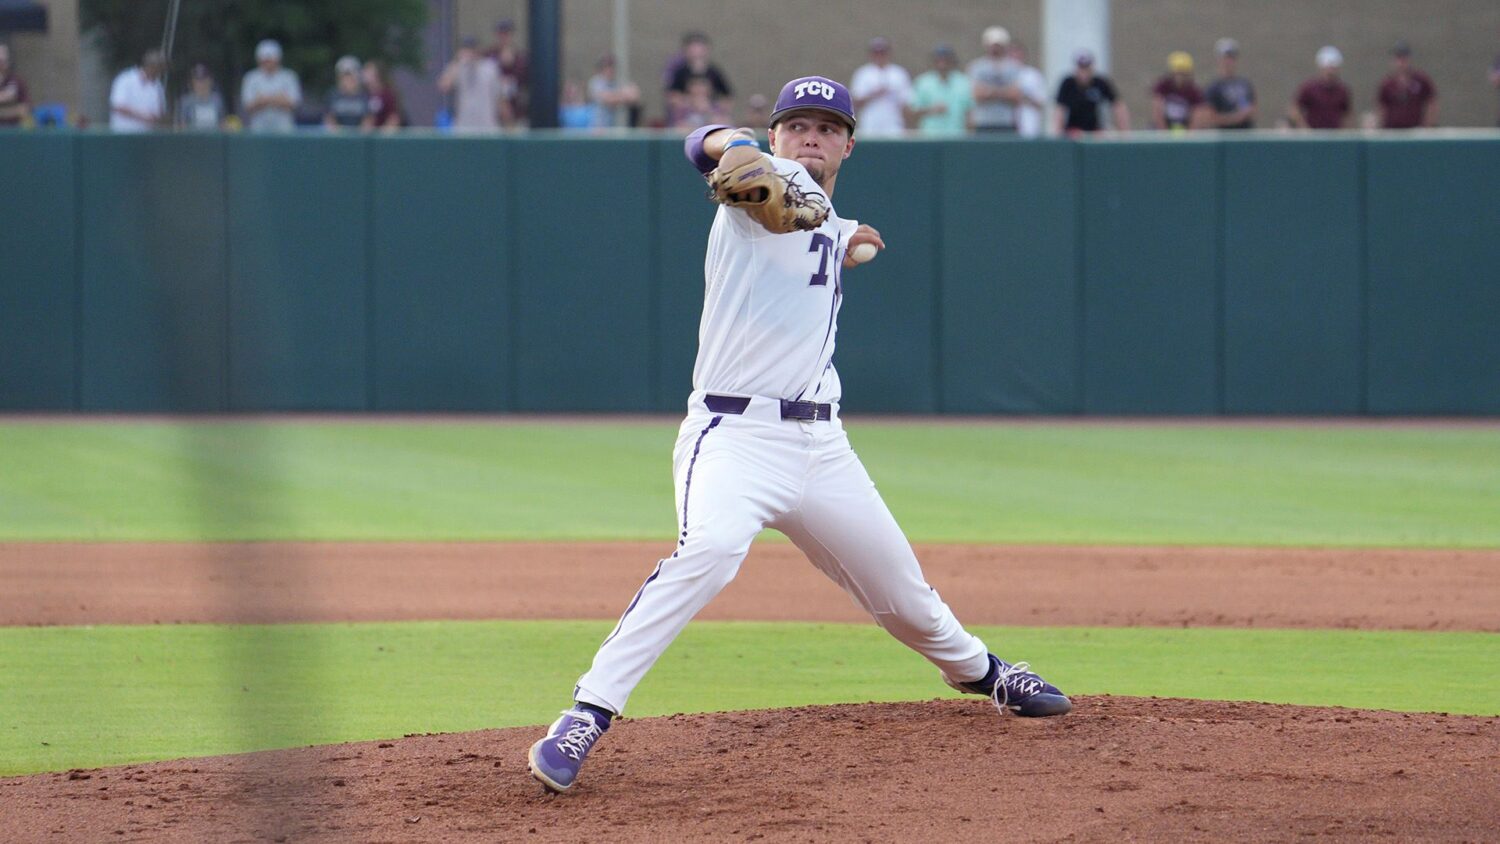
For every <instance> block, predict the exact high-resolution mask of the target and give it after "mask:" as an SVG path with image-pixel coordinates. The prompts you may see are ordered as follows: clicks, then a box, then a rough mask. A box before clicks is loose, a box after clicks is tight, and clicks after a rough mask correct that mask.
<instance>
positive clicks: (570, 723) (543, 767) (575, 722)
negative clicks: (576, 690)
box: [527, 706, 609, 794]
mask: <svg viewBox="0 0 1500 844" xmlns="http://www.w3.org/2000/svg"><path fill="white" fill-rule="evenodd" d="M601 724H602V726H601ZM607 729H609V721H608V719H605V718H603V717H601V716H598V715H595V714H594V713H592V712H589V711H587V710H585V709H583V708H581V707H576V706H575V707H573V708H572V709H565V710H563V713H562V717H561V718H559V719H557V720H556V721H555V722H553V724H552V729H550V730H548V731H547V735H546V737H545V738H543V739H542V740H541V741H539V742H537V743H536V744H533V745H532V746H531V753H530V754H528V756H527V758H528V759H529V764H528V766H527V767H529V768H530V769H531V775H532V776H533V777H536V778H537V780H538V781H539V782H540V783H541V784H542V785H544V786H546V787H547V788H548V789H549V790H551V791H555V792H557V793H559V794H561V793H562V792H564V791H567V790H568V789H570V788H572V787H573V783H574V782H576V781H577V780H578V769H579V768H582V767H583V760H584V759H585V758H587V757H588V755H589V751H590V750H592V749H593V747H594V742H596V741H598V740H599V737H600V736H602V735H604V731H605V730H607Z"/></svg>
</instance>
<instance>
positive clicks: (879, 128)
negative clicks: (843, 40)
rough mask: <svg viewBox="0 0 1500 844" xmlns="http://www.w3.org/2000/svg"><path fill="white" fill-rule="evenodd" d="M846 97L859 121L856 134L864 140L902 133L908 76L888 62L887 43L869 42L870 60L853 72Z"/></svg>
mask: <svg viewBox="0 0 1500 844" xmlns="http://www.w3.org/2000/svg"><path fill="white" fill-rule="evenodd" d="M849 96H850V97H852V98H853V100H854V111H855V115H856V116H857V119H858V120H859V133H860V134H861V135H863V136H865V137H867V138H873V137H879V136H882V135H884V136H887V137H889V136H892V135H901V134H904V133H905V132H906V104H907V103H908V102H909V101H910V100H911V74H909V73H907V72H906V68H904V67H902V66H901V65H899V64H896V63H895V62H892V61H891V42H890V41H889V40H888V39H886V38H881V37H878V36H877V37H875V38H871V39H870V61H869V62H868V63H867V64H864V65H861V66H860V68H859V69H858V70H856V71H854V78H853V79H851V80H850V81H849Z"/></svg>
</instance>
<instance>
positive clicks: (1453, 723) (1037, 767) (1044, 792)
mask: <svg viewBox="0 0 1500 844" xmlns="http://www.w3.org/2000/svg"><path fill="white" fill-rule="evenodd" d="M1077 703H1078V708H1077V710H1076V711H1075V712H1074V713H1073V714H1071V715H1069V716H1066V717H1064V718H1052V719H1043V720H1025V719H1021V718H1014V717H1006V718H1001V717H999V716H997V715H996V713H995V712H994V710H993V709H991V708H990V707H989V706H988V705H987V704H985V703H983V702H981V701H977V700H964V701H952V700H941V701H930V702H925V703H901V704H863V705H849V706H829V707H809V708H801V709H789V710H767V711H758V712H742V713H733V714H721V715H685V716H673V717H670V718H653V719H642V720H638V721H636V720H630V721H622V722H620V723H619V724H617V725H616V727H615V728H614V729H612V730H611V731H610V733H609V735H607V736H606V737H605V739H604V740H603V742H602V743H601V744H600V746H599V748H598V749H597V750H596V751H595V756H594V758H593V759H591V760H590V763H589V767H588V768H587V769H586V771H585V774H584V778H583V779H582V781H581V782H580V784H579V786H578V787H577V788H576V789H575V790H574V792H572V793H570V794H567V795H564V796H560V797H555V796H550V795H546V794H544V793H543V792H542V791H541V789H540V787H539V786H537V785H536V784H535V783H534V782H533V781H532V780H531V779H530V777H529V776H528V775H527V774H526V771H525V761H524V760H525V750H526V747H527V745H528V744H530V742H532V741H533V740H535V739H536V738H537V736H538V734H539V730H537V729H535V728H527V729H512V730H490V731H484V732H478V733H465V734H453V735H441V736H418V737H411V738H407V739H403V740H400V741H391V742H365V743H359V744H344V745H333V746H326V747H314V748H307V749H296V750H282V751H270V752H265V753H255V754H248V755H243V756H231V757H216V758H208V759H194V760H187V761H177V762H165V763H158V764H151V765H137V766H129V767H123V768H109V769H102V770H95V771H75V772H70V773H62V774H44V775H38V776H32V777H20V778H14V779H6V780H0V816H3V817H5V818H6V822H5V823H6V827H7V830H6V837H7V839H8V840H11V841H62V840H91V841H135V840H150V841H194V842H197V841H205V840H213V841H265V840H272V841H308V840H320V841H437V840H442V841H676V840H713V841H750V840H767V841H913V840H930V841H947V840H988V839H999V840H1013V839H1014V840H1041V841H1055V840H1070V841H1117V840H1121V839H1129V840H1143V841H1152V840H1180V839H1193V840H1226V839H1234V840H1278V841H1285V840H1293V839H1296V838H1298V837H1300V836H1320V837H1325V838H1334V839H1344V840H1351V841H1353V840H1368V839H1371V838H1377V837H1385V838H1391V839H1393V840H1443V841H1455V840H1482V839H1493V837H1494V836H1495V835H1496V830H1497V829H1500V798H1497V797H1496V795H1497V794H1500V773H1497V771H1500V719H1497V718H1473V717H1460V716H1446V715H1428V714H1403V713H1390V712H1366V711H1357V710H1344V709H1323V708H1303V707H1286V706H1271V705H1266V704H1253V703H1225V702H1213V701H1185V700H1156V699H1151V700H1146V699H1138V698H1118V697H1082V698H1080V699H1078V701H1077Z"/></svg>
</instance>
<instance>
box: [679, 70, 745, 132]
mask: <svg viewBox="0 0 1500 844" xmlns="http://www.w3.org/2000/svg"><path fill="white" fill-rule="evenodd" d="M714 90H715V89H714V84H713V80H712V79H710V78H709V77H707V76H694V77H692V78H690V79H688V82H687V94H686V97H685V99H684V100H683V103H682V108H681V110H680V111H678V113H677V122H676V123H674V124H672V128H674V129H687V130H689V131H691V130H693V129H697V128H698V127H699V126H707V125H708V124H710V123H726V124H727V123H728V122H729V118H730V116H731V114H730V111H729V107H728V106H727V105H725V103H724V101H723V100H716V99H714Z"/></svg>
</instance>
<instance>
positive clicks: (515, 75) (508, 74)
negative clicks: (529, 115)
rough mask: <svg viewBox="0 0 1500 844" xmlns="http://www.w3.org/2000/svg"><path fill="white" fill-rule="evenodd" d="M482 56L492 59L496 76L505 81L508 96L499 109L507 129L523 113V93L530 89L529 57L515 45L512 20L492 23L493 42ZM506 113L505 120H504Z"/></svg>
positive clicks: (522, 116) (524, 104)
mask: <svg viewBox="0 0 1500 844" xmlns="http://www.w3.org/2000/svg"><path fill="white" fill-rule="evenodd" d="M485 56H486V57H488V58H491V59H494V60H495V64H496V65H498V66H499V67H500V75H501V76H502V77H504V78H505V80H506V90H507V91H509V96H508V97H507V98H506V107H505V108H504V109H502V111H501V122H502V123H503V124H504V125H505V126H506V127H507V128H509V127H511V126H514V125H516V123H518V122H520V121H521V119H522V118H524V117H525V116H526V102H527V99H526V95H527V93H528V92H529V91H530V90H531V60H530V59H529V58H528V57H527V55H526V51H525V50H522V49H521V47H520V45H518V44H516V22H515V21H513V20H511V19H509V18H506V19H504V20H502V21H500V22H499V23H497V24H495V43H494V45H493V46H491V47H490V48H489V50H487V51H485ZM507 113H508V114H509V115H510V118H509V122H506V114H507Z"/></svg>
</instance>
